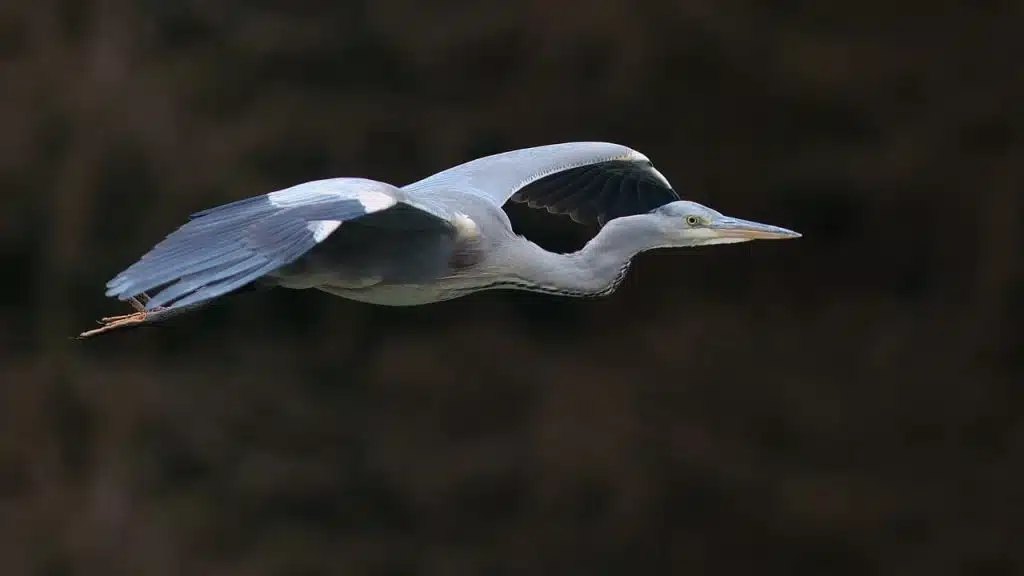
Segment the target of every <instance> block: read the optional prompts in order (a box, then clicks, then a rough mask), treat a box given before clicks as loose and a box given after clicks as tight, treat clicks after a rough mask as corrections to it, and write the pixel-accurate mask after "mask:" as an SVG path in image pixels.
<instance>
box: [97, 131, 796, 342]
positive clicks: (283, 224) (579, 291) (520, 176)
mask: <svg viewBox="0 0 1024 576" xmlns="http://www.w3.org/2000/svg"><path fill="white" fill-rule="evenodd" d="M510 200H511V201H512V202H517V203H525V204H527V205H528V206H530V207H532V208H543V209H545V210H547V211H548V212H551V213H554V214H562V215H567V216H568V217H569V218H571V219H572V220H574V221H576V222H579V223H582V224H590V225H595V226H597V227H599V228H600V230H599V231H598V233H597V234H596V235H595V236H594V237H593V238H592V239H591V240H590V241H589V242H587V244H586V245H585V246H584V247H583V248H582V249H580V250H579V251H576V252H572V253H568V254H558V253H553V252H549V251H547V250H545V249H543V248H541V247H540V246H538V245H537V244H535V243H533V242H531V241H530V240H528V239H527V238H524V237H523V236H520V235H517V234H516V233H515V232H513V230H512V225H511V223H510V221H509V218H508V215H507V214H506V213H505V211H504V210H503V209H502V207H503V206H504V205H505V204H506V203H507V202H508V201H510ZM798 237H800V234H799V233H797V232H793V231H791V230H787V229H785V228H779V227H777V226H771V225H768V224H760V223H757V222H751V221H748V220H741V219H739V218H733V217H730V216H726V215H724V214H721V213H720V212H717V211H715V210H712V209H711V208H708V207H706V206H702V205H700V204H698V203H696V202H690V201H686V200H681V199H680V198H679V196H678V194H676V192H675V191H674V190H673V189H672V186H671V184H669V182H668V180H666V179H665V177H664V176H663V175H662V174H661V173H660V172H658V170H656V169H655V168H654V166H653V165H652V164H651V161H650V160H649V159H648V158H647V157H646V156H644V155H643V154H641V153H640V152H637V151H636V150H632V149H630V148H628V147H626V146H622V145H618V144H611V143H605V142H570V143H564V144H553V145H548V146H538V147H534V148H525V149H521V150H513V151H510V152H504V153H500V154H495V155H492V156H486V157H483V158H478V159H476V160H471V161H469V162H466V163H464V164H460V165H458V166H455V167H453V168H449V169H447V170H444V171H442V172H439V173H437V174H434V175H433V176H430V177H427V178H425V179H423V180H420V181H418V182H414V183H412V184H409V185H406V186H402V187H396V186H392V185H390V184H386V183H384V182H378V181H374V180H368V179H363V178H332V179H325V180H314V181H311V182H306V183H303V184H299V185H296V186H292V187H290V188H285V189H282V190H277V191H275V192H270V193H269V194H264V195H262V196H255V197H252V198H246V199H243V200H238V201H236V202H231V203H229V204H225V205H222V206H217V207H214V208H210V209H207V210H203V211H201V212H197V213H195V214H193V215H192V216H191V218H190V219H189V221H188V222H187V223H185V224H184V225H183V226H181V227H180V228H178V229H177V230H176V231H174V232H172V233H171V234H169V235H168V236H167V237H166V238H165V239H164V240H163V241H161V242H160V243H158V244H157V245H156V246H155V247H153V248H152V249H151V250H150V251H149V252H148V253H147V254H145V255H144V256H142V258H140V259H139V260H138V261H137V262H135V263H134V264H132V265H131V266H129V267H128V268H127V269H125V270H124V271H123V272H121V273H120V274H118V275H117V276H115V277H114V278H113V279H112V280H110V281H109V282H108V283H107V292H106V294H107V296H110V297H115V298H117V299H119V300H122V301H127V302H129V303H130V304H131V305H132V306H133V308H134V309H135V312H133V313H131V314H126V315H123V316H115V317H109V318H104V319H103V320H101V322H100V323H101V326H100V327H99V328H97V329H95V330H90V331H88V332H84V333H82V335H81V336H82V337H86V336H92V335H94V334H99V333H103V332H107V331H109V330H113V329H116V328H122V327H127V326H136V325H140V324H145V323H150V322H156V321H159V320H161V319H164V318H167V317H169V316H172V315H176V314H180V313H181V312H184V311H187V310H194V309H195V308H198V307H201V306H203V305H205V304H207V303H209V302H210V301H212V300H214V299H215V298H218V297H221V296H224V295H225V294H228V293H230V292H234V291H237V290H239V289H241V288H243V287H246V286H260V285H269V286H282V287H285V288H293V289H305V288H316V289H318V290H322V291H324V292H328V293H330V294H334V295H337V296H341V297H344V298H350V299H352V300H358V301H362V302H369V303H373V304H383V305H390V306H411V305H419V304H428V303H431V302H440V301H443V300H450V299H453V298H458V297H460V296H464V295H466V294H470V293H473V292H479V291H481V290H490V289H516V290H528V291H533V292H543V293H546V294H555V295H560V296H575V297H597V296H604V295H607V294H611V293H612V292H614V291H615V289H616V288H617V287H618V286H619V284H620V283H621V282H622V279H623V278H624V276H625V275H626V272H627V270H628V269H629V265H630V261H631V259H632V258H633V257H634V256H636V255H637V254H638V253H640V252H643V251H645V250H651V249H655V248H667V247H686V246H707V245H711V244H729V243H734V242H746V241H748V240H764V239H785V238H798ZM154 290H156V291H155V292H153V291H154ZM149 292H153V294H152V296H151V297H150V296H149V295H147V293H149Z"/></svg>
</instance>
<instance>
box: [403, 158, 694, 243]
mask: <svg viewBox="0 0 1024 576" xmlns="http://www.w3.org/2000/svg"><path fill="white" fill-rule="evenodd" d="M403 191H405V192H407V193H409V194H410V195H416V194H421V195H431V194H450V193H452V192H453V191H457V192H459V193H463V194H471V195H474V196H477V197H481V198H484V199H486V200H488V201H490V202H493V203H494V204H496V205H498V206H501V205H504V204H505V202H507V201H508V200H510V199H511V200H512V201H513V202H523V203H526V204H527V205H529V206H531V207H533V208H544V209H546V210H547V211H549V212H551V213H554V214H566V215H568V216H569V217H571V218H572V219H573V220H575V221H577V222H581V223H592V224H598V225H604V223H606V222H607V221H608V220H611V219H612V218H617V217H619V216H625V215H629V214H639V213H643V212H648V211H650V210H652V209H654V208H657V207H658V206H661V205H663V204H667V203H668V202H673V201H675V200H679V196H678V194H676V192H675V191H674V190H673V189H672V186H671V184H669V182H668V180H666V179H665V177H664V176H663V175H662V174H661V173H660V172H658V171H657V170H656V169H655V168H654V166H653V165H652V164H651V162H650V160H649V159H648V158H647V157H646V156H644V155H643V154H641V153H640V152H637V151H636V150H633V149H631V148H628V147H626V146H622V145H619V144H612V143H607V142H567V143H563V144H551V145H547V146H537V147H533V148H524V149H521V150H513V151H510V152H503V153H500V154H494V155H491V156H485V157H483V158H478V159H476V160H471V161H469V162H466V163H463V164H460V165H458V166H454V167H452V168H449V169H447V170H444V171H442V172H438V173H437V174H434V175H433V176H430V177H427V178H424V179H423V180H420V181H418V182H414V183H413V184H409V185H407V186H405V187H404V188H403Z"/></svg>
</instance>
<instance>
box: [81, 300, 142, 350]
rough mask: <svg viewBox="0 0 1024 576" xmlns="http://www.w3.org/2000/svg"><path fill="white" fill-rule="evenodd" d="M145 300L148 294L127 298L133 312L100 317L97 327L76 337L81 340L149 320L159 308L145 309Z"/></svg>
mask: <svg viewBox="0 0 1024 576" xmlns="http://www.w3.org/2000/svg"><path fill="white" fill-rule="evenodd" d="M146 302H149V296H146V295H145V294H139V296H138V297H136V298H129V299H128V303H129V304H131V306H132V308H134V309H135V312H132V313H131V314H122V315H120V316H107V317H105V318H101V319H100V320H99V322H98V323H99V325H100V327H99V328H94V329H92V330H86V331H85V332H82V333H81V334H79V335H78V339H79V340H81V339H83V338H89V337H91V336H96V335H99V334H103V333H105V332H110V331H112V330H118V329H121V328H128V327H131V326H139V325H142V324H145V323H146V322H148V321H150V316H151V315H153V314H154V313H155V312H157V311H159V310H160V309H159V308H157V309H155V310H146Z"/></svg>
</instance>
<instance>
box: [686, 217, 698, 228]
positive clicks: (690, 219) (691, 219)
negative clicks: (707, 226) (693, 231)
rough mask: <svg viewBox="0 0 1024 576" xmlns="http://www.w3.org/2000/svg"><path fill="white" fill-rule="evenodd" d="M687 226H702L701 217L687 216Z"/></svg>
mask: <svg viewBox="0 0 1024 576" xmlns="http://www.w3.org/2000/svg"><path fill="white" fill-rule="evenodd" d="M686 224H687V225H689V226H696V225H697V224H700V217H698V216H693V215H690V216H687V217H686Z"/></svg>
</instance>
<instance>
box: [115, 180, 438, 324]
mask: <svg viewBox="0 0 1024 576" xmlns="http://www.w3.org/2000/svg"><path fill="white" fill-rule="evenodd" d="M403 198H404V195H403V194H402V192H401V191H400V190H399V189H397V188H395V187H394V186H391V185H389V184H384V183H382V182H376V181H373V180H365V179H360V178H334V179H329V180H316V181H312V182H306V183H304V184H299V185H298V186H293V187H291V188H286V189H284V190H279V191H276V192H271V193H270V194H265V195H262V196H256V197H253V198H246V199H244V200H239V201H237V202H232V203H230V204H225V205H223V206H217V207H215V208H211V209H208V210H204V211H201V212H197V213H195V214H193V215H192V217H191V219H190V220H189V222H187V223H186V224H185V225H183V226H181V227H180V228H178V229H177V230H176V231H174V232H172V233H171V234H170V235H168V236H167V238H165V239H164V240H163V241H162V242H160V243H159V244H157V245H156V246H155V247H154V248H153V249H152V250H150V251H149V252H148V253H147V254H145V255H144V256H143V257H142V258H141V259H139V261H138V262H136V263H135V264H132V265H131V266H130V267H128V268H127V269H126V270H125V271H123V272H121V273H120V274H118V275H117V276H116V277H115V278H114V279H112V280H111V281H110V282H108V283H107V296H116V297H117V298H118V299H120V300H128V299H129V298H132V297H135V296H138V295H139V294H141V293H143V292H146V291H149V290H152V289H154V288H159V287H163V289H162V290H160V291H159V292H157V293H156V294H154V295H153V297H152V298H151V299H150V300H149V301H148V302H147V303H146V308H147V309H148V310H153V309H154V308H157V307H160V306H165V307H170V308H182V307H186V306H190V305H193V304H198V303H200V302H204V301H207V300H210V299H213V298H216V297H218V296H221V295H223V294H226V293H228V292H231V291H233V290H237V289H238V288H241V287H243V286H245V285H246V284H249V283H251V282H253V281H255V280H257V279H258V278H260V277H262V276H265V275H267V274H269V273H271V272H273V271H275V270H277V269H279V268H281V267H283V266H286V265H288V264H290V263H292V262H294V261H295V260H297V259H299V258H300V257H301V256H303V255H304V254H306V253H307V252H309V251H310V250H312V249H313V247H315V246H316V245H318V244H319V243H321V242H323V241H324V240H326V239H327V237H328V236H330V235H331V234H332V233H334V232H335V230H337V229H338V228H339V227H340V226H342V225H344V223H345V222H349V221H353V220H358V219H360V218H363V217H366V216H368V215H372V214H380V213H383V212H385V211H389V210H394V209H396V207H398V206H400V207H401V209H402V211H403V212H405V213H407V214H412V217H409V216H408V215H407V216H406V218H405V220H412V221H411V222H410V225H412V226H416V225H417V224H419V225H421V226H423V225H430V226H433V227H441V228H443V229H451V228H452V224H451V223H450V222H449V221H448V220H447V219H445V218H443V217H442V216H440V215H437V214H434V213H431V212H429V211H427V209H425V208H422V207H420V206H418V205H417V206H411V205H409V204H406V203H404V202H402V199H403ZM417 220H419V222H416V221H417Z"/></svg>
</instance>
